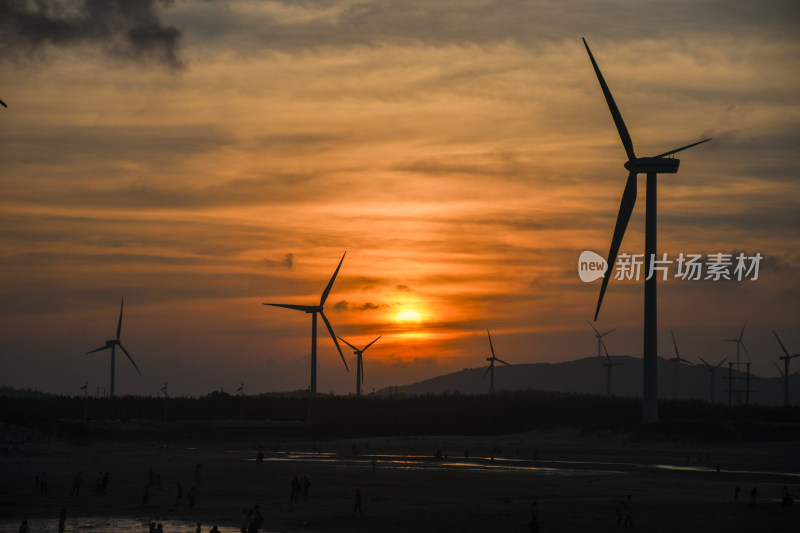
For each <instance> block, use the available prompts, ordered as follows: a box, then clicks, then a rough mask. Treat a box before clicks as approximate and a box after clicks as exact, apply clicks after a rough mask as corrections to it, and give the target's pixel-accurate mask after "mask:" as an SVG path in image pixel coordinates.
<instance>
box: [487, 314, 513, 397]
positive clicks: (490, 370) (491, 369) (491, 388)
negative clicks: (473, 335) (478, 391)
mask: <svg viewBox="0 0 800 533" xmlns="http://www.w3.org/2000/svg"><path fill="white" fill-rule="evenodd" d="M486 334H487V335H489V348H490V349H491V350H492V356H491V357H487V358H486V360H487V361H489V366H488V367H487V368H486V372H484V373H483V377H482V378H481V379H486V374H491V376H490V377H489V394H494V362H495V361H498V362H500V363H503V364H504V365H506V366H513V365H511V364H509V363H506V362H505V361H503V360H502V359H500V358H499V357H497V356H496V355H495V354H494V345H493V344H492V335H491V334H490V333H489V330H488V329H487V330H486Z"/></svg>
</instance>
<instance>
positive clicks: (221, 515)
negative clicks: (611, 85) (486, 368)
mask: <svg viewBox="0 0 800 533" xmlns="http://www.w3.org/2000/svg"><path fill="white" fill-rule="evenodd" d="M353 444H355V445H356V446H357V449H358V455H354V454H353ZM799 444H800V443H797V442H780V443H775V442H773V443H769V442H767V443H736V444H724V445H707V444H696V443H657V442H632V441H630V440H629V439H628V438H626V437H625V436H624V435H616V434H613V433H608V434H593V435H584V434H582V433H581V432H580V431H577V430H553V431H541V432H529V433H525V434H520V435H508V436H502V437H450V436H446V437H410V438H404V437H394V438H371V439H354V440H342V441H321V442H306V441H288V440H283V441H280V442H277V441H268V440H265V441H264V442H263V443H261V449H262V450H263V452H264V455H265V457H264V461H263V462H261V463H257V462H256V461H255V457H256V453H257V450H258V448H259V445H258V443H254V442H246V443H244V442H230V443H214V444H206V445H203V444H199V443H198V444H196V445H177V444H174V445H170V446H166V445H164V444H161V443H158V442H148V443H142V442H136V443H130V444H124V443H122V444H121V443H107V442H102V443H97V444H95V445H91V446H88V445H87V446H75V445H66V444H58V443H50V444H41V443H38V444H37V443H26V444H22V445H19V446H18V447H17V448H15V449H13V450H11V451H8V450H6V451H4V452H3V454H2V456H0V472H2V480H3V482H2V486H1V487H0V518H2V524H4V525H0V531H3V530H4V529H5V530H6V531H14V532H15V533H16V527H18V525H19V522H20V521H21V520H22V519H23V518H28V519H32V518H35V517H38V518H51V519H53V518H56V517H57V516H58V511H59V509H60V508H61V507H64V508H66V510H67V513H68V517H69V519H68V521H67V524H68V527H67V531H79V530H80V531H91V530H94V531H104V530H105V529H103V527H104V526H96V527H95V528H92V529H88V528H86V527H83V528H80V527H79V526H80V525H82V524H83V525H84V526H85V525H86V524H90V523H94V524H97V523H99V522H100V521H98V519H99V518H106V519H108V518H114V517H116V518H119V519H133V520H141V521H142V522H141V523H142V524H144V523H145V522H144V521H145V520H147V519H153V520H160V521H166V520H171V521H178V522H180V523H185V524H186V526H185V527H181V528H174V529H171V530H170V529H167V531H187V532H189V531H194V530H193V529H192V528H191V526H190V525H191V524H194V523H195V522H197V521H200V522H202V523H203V524H204V525H203V531H204V532H206V531H208V529H209V528H210V526H211V525H212V524H217V525H219V526H221V527H228V528H232V527H237V526H238V524H239V516H240V514H241V511H242V509H243V508H251V507H253V506H254V505H255V504H259V506H260V508H261V512H262V514H263V515H264V518H265V524H264V527H263V529H264V530H266V531H270V532H272V531H290V532H302V531H309V532H311V531H315V532H339V531H370V532H374V531H390V532H395V531H397V532H399V531H454V532H455V531H458V532H463V531H528V522H529V520H530V504H531V502H532V501H533V500H536V501H537V502H538V508H539V522H540V524H541V531H567V532H570V531H575V532H585V531H593V532H594V531H599V532H605V531H618V530H622V529H624V528H622V527H621V526H618V525H617V518H616V514H615V508H616V505H617V502H618V501H619V500H623V499H625V498H626V497H627V495H631V496H632V501H633V503H634V511H633V521H634V528H633V529H632V530H635V531H648V532H683V531H727V532H738V531H741V532H753V531H798V524H800V505H799V504H795V505H794V506H793V507H790V508H785V507H782V506H781V501H780V497H781V494H782V488H783V486H784V485H788V486H789V488H790V490H791V491H792V493H793V494H795V495H796V496H797V495H800V457H798V455H799V454H798V453H797V450H798V449H800V446H799ZM316 446H319V448H320V450H321V452H322V453H312V452H313V450H314V448H315V447H316ZM436 450H441V454H442V457H441V459H439V460H437V459H435V458H434V453H435V451H436ZM465 450H469V458H468V459H467V460H465V458H464V451H465ZM373 458H374V459H375V461H376V464H375V467H374V468H373ZM198 463H199V464H201V470H200V472H201V480H200V483H199V484H198V485H197V489H196V492H197V499H196V506H195V509H194V510H189V509H187V507H186V494H187V492H188V491H189V489H190V487H191V486H192V485H193V484H194V480H195V467H196V464H198ZM717 463H719V464H720V467H721V471H720V472H719V473H718V472H717V471H716V464H717ZM149 468H153V470H154V471H155V472H156V473H157V474H159V475H160V476H161V490H160V491H159V490H158V489H157V488H155V487H153V488H152V489H151V491H150V498H149V503H148V505H147V506H146V507H145V506H143V505H142V495H143V492H144V488H145V486H146V485H147V484H148V471H149ZM43 471H44V472H46V473H47V479H48V492H47V494H42V493H40V492H37V491H36V489H35V486H34V485H35V476H36V475H40V474H41V472H43ZM78 471H82V472H83V479H84V483H83V486H82V488H81V493H80V495H79V496H71V495H70V491H71V490H72V484H73V478H74V476H75V475H76V474H77V473H78ZM105 471H108V472H110V481H109V486H108V489H107V492H106V493H105V494H95V490H94V482H95V479H96V477H97V475H98V472H105ZM294 475H298V477H301V478H302V476H303V475H307V476H308V478H309V480H310V481H311V486H310V490H309V497H308V499H307V500H306V499H304V498H303V496H302V495H301V496H300V499H299V501H298V502H294V503H292V502H290V501H289V496H290V492H291V486H290V482H291V479H292V477H293V476H294ZM178 482H180V483H181V484H182V486H183V495H184V496H183V498H182V499H181V501H180V502H176V501H175V497H176V487H177V483H178ZM736 486H741V487H742V493H741V502H740V505H739V506H738V507H735V506H734V505H733V494H734V487H736ZM754 486H757V487H758V493H759V498H758V503H757V505H756V506H755V507H751V506H750V491H751V489H752V488H753V487H754ZM356 489H358V490H360V492H361V495H362V509H363V514H358V515H354V514H353V506H354V495H355V491H356ZM171 523H172V524H174V523H176V522H171ZM105 527H108V526H105ZM112 529H113V528H112ZM628 529H629V530H630V529H631V528H628ZM143 530H144V529H143Z"/></svg>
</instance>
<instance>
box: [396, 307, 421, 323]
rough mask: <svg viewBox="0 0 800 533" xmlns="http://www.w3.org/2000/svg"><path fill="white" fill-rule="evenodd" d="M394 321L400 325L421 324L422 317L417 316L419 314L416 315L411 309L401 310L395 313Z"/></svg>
mask: <svg viewBox="0 0 800 533" xmlns="http://www.w3.org/2000/svg"><path fill="white" fill-rule="evenodd" d="M395 320H397V321H398V322H400V323H401V324H409V323H414V324H418V323H420V322H422V317H421V316H419V313H417V312H416V311H414V310H413V309H403V310H402V311H400V312H399V313H397V316H396V317H395Z"/></svg>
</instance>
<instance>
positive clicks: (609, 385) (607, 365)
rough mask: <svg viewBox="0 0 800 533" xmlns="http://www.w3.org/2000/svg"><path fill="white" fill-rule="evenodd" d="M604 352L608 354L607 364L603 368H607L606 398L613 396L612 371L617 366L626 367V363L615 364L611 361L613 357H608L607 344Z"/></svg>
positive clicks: (604, 345) (604, 344)
mask: <svg viewBox="0 0 800 533" xmlns="http://www.w3.org/2000/svg"><path fill="white" fill-rule="evenodd" d="M603 350H605V352H606V362H605V363H603V366H604V367H606V396H611V369H612V368H613V367H615V366H620V365H624V364H625V363H622V362H617V363H614V362H612V361H611V356H610V355H608V348H606V343H605V342H604V343H603ZM601 357H602V356H601Z"/></svg>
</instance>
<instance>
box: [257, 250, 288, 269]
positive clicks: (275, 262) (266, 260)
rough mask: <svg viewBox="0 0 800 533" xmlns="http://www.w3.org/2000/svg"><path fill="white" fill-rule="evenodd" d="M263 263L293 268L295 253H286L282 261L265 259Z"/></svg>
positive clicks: (273, 266) (269, 265) (271, 266)
mask: <svg viewBox="0 0 800 533" xmlns="http://www.w3.org/2000/svg"><path fill="white" fill-rule="evenodd" d="M262 264H263V265H264V266H266V267H268V268H285V269H286V270H291V269H292V268H294V254H286V255H285V256H284V257H283V259H281V260H280V261H276V260H274V259H264V261H262Z"/></svg>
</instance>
